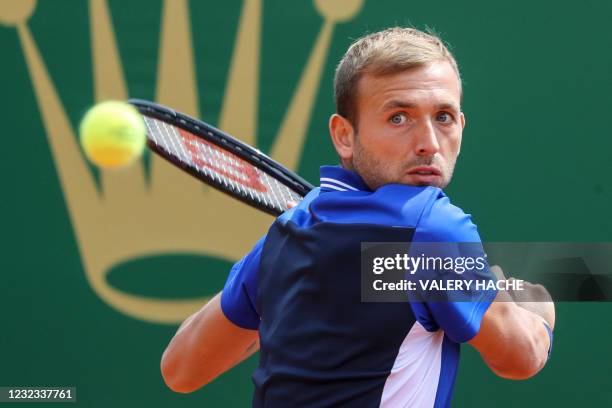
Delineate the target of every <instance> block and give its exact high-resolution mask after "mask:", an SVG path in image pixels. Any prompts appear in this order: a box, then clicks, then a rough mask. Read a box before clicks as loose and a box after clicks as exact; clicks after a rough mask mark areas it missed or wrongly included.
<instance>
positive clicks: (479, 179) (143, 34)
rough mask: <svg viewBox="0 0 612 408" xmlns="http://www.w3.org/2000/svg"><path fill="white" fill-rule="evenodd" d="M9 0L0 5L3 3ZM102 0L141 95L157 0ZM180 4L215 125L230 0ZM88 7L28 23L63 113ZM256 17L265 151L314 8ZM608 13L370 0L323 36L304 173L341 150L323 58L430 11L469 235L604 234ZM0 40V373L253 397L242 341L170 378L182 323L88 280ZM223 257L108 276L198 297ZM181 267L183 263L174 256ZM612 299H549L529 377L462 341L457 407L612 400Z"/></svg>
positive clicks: (86, 384) (154, 37)
mask: <svg viewBox="0 0 612 408" xmlns="http://www.w3.org/2000/svg"><path fill="white" fill-rule="evenodd" d="M170 1H171V0H170ZM12 2H14V3H19V0H12ZM12 2H11V1H6V0H5V1H2V2H0V15H2V13H3V8H7V7H11V3H12ZM108 5H109V7H110V10H111V14H112V20H113V24H114V27H115V34H116V38H117V41H118V43H119V51H120V56H121V59H122V61H123V67H124V73H125V76H126V79H127V83H128V93H129V95H130V96H133V97H141V98H145V99H153V98H154V96H155V84H156V75H157V74H156V72H157V53H158V47H159V35H160V18H161V13H162V2H161V0H152V1H151V0H148V1H145V0H138V1H137V0H129V1H125V0H122V1H119V0H109V1H108ZM189 6H190V16H191V24H192V26H191V32H192V36H193V49H194V58H195V66H196V72H197V73H198V74H197V82H198V87H199V89H200V94H199V95H200V96H199V102H200V107H201V112H202V117H203V119H204V120H207V121H210V122H211V123H217V121H218V117H219V110H220V106H221V99H222V97H223V92H224V89H225V83H226V79H227V72H228V67H229V63H230V57H231V53H232V49H233V46H234V41H235V36H236V27H237V24H238V21H239V17H240V12H241V9H242V1H237V0H226V1H224V2H219V1H215V2H212V1H192V2H191V3H189ZM88 7H89V5H88V2H87V1H79V0H62V1H51V0H45V1H42V0H39V1H38V2H37V4H36V9H35V10H34V13H33V15H32V16H31V18H30V19H29V21H28V26H29V28H30V30H31V32H32V35H33V37H34V39H35V41H36V43H37V45H38V47H39V50H40V53H41V55H42V57H43V58H44V61H45V63H46V66H47V69H48V70H49V73H50V74H51V79H52V81H53V82H54V84H55V86H56V88H57V90H58V92H59V95H60V98H61V101H62V104H63V107H64V109H65V110H66V112H67V113H68V116H69V119H70V121H71V124H72V125H73V127H76V126H78V121H79V119H80V117H81V116H82V114H83V112H84V110H85V109H86V108H87V107H88V106H89V105H91V104H92V103H93V102H94V94H93V76H92V61H91V52H90V38H89V34H90V32H89V18H88ZM262 18H263V20H262V35H261V41H262V43H261V46H262V48H261V53H260V57H261V67H260V93H259V114H258V146H259V148H260V149H261V150H263V151H264V152H267V151H268V150H269V149H270V146H271V145H272V142H273V140H272V139H273V135H275V134H276V132H277V130H278V128H279V126H280V124H281V121H282V119H283V117H284V115H285V110H286V106H287V104H288V103H289V100H290V98H291V96H292V94H293V92H294V90H295V86H296V82H297V80H298V79H299V78H300V75H301V74H302V71H303V69H304V65H305V62H306V60H307V58H308V55H309V53H310V51H311V48H312V46H313V44H314V41H315V39H316V36H317V33H318V32H319V30H320V28H321V25H322V23H323V22H322V18H321V16H320V15H319V14H318V13H317V12H316V9H315V7H314V5H313V2H312V1H307V0H292V1H281V0H265V1H263V8H262ZM611 18H612V3H610V2H607V1H595V0H587V1H581V2H559V1H538V2H535V1H524V0H519V1H514V2H491V1H473V2H457V1H452V2H451V1H439V2H423V1H406V0H369V1H366V2H365V4H364V6H363V8H362V9H361V10H360V12H359V14H357V15H356V16H355V17H354V18H353V19H352V20H350V21H347V22H345V23H342V24H339V25H337V27H336V29H335V31H334V33H333V38H332V43H331V46H330V49H329V53H328V55H327V59H326V64H325V69H324V71H323V76H322V78H321V81H320V84H319V91H318V93H317V97H316V101H315V103H314V110H313V113H312V117H311V120H310V124H309V127H308V132H307V140H306V143H305V146H304V150H303V153H302V155H301V160H300V164H299V168H298V170H299V173H300V174H302V175H303V176H304V177H305V178H307V179H309V180H310V181H312V182H316V180H317V175H318V166H319V165H321V164H325V163H333V162H334V161H335V156H334V153H333V151H332V148H331V145H330V143H329V141H328V136H327V129H326V128H327V118H328V116H329V115H330V113H332V112H333V109H334V108H333V100H332V77H333V68H334V66H335V64H336V62H337V61H338V59H339V58H340V57H341V55H342V53H343V51H344V50H345V49H346V47H347V46H348V44H349V43H350V42H351V39H354V38H357V37H358V36H360V35H362V34H363V33H365V32H369V31H375V30H378V29H382V28H385V27H387V26H391V25H398V24H399V25H414V26H416V27H418V28H425V27H426V26H429V27H432V28H434V29H435V30H436V31H437V32H438V33H440V34H441V35H442V36H443V38H445V40H447V41H448V42H449V43H450V44H451V45H452V49H453V51H454V52H455V55H456V57H457V59H458V61H459V64H460V67H461V71H462V75H463V80H464V90H465V91H464V92H465V99H464V110H465V113H466V117H467V127H466V129H465V133H464V143H463V147H462V153H461V156H460V159H459V164H458V167H457V170H456V173H455V179H454V181H453V183H452V184H451V186H450V187H449V188H448V190H447V193H448V194H449V196H450V197H451V198H452V200H453V202H454V203H455V204H457V205H459V206H460V207H462V208H463V209H464V210H465V211H466V212H468V213H471V214H473V217H474V220H475V222H476V223H477V225H478V226H479V230H480V233H481V236H482V237H483V239H484V240H486V241H570V242H575V241H612V217H610V216H609V210H610V208H612V183H611V182H610V175H611V174H612V137H611V136H612V135H611V133H610V132H611V130H610V127H611V126H610V121H611V118H612V114H611V107H612V97H611V95H612V79H611V78H612V76H611V75H610V73H611V72H612V52H611V51H612V35H610V32H609V24H610V21H611ZM0 52H1V57H0V58H1V61H2V63H1V64H0V90H1V102H0V103H1V105H0V107H1V109H0V121H1V123H2V124H3V128H2V130H1V131H0V135H1V138H2V142H3V144H2V155H1V157H2V158H1V159H0V186H1V190H0V226H1V228H2V234H1V235H0V240H1V241H0V248H1V253H2V256H1V257H0V274H1V277H2V278H1V280H0V282H1V283H0V322H1V325H0V385H1V386H12V385H15V386H35V385H72V386H76V387H77V389H78V391H77V392H78V403H77V405H78V406H84V407H108V406H150V407H158V406H159V407H162V406H173V407H183V406H184V407H187V406H201V407H205V406H211V407H212V406H226V407H239V406H247V405H248V404H249V402H250V394H251V390H252V385H251V381H250V373H251V371H252V370H253V368H254V367H255V364H256V361H255V358H251V359H250V360H249V361H247V362H245V363H243V364H242V365H240V366H239V367H237V368H235V369H234V370H232V371H231V372H229V373H227V374H225V375H223V376H222V377H221V378H219V379H218V380H216V381H215V382H214V383H213V384H211V385H209V386H207V387H205V388H204V389H202V390H200V391H198V392H196V393H193V394H190V395H180V394H175V393H173V392H171V391H170V390H168V389H167V388H166V387H165V386H164V384H163V382H162V379H161V376H160V374H159V359H160V356H161V353H162V351H163V349H164V348H165V346H166V344H167V342H168V340H169V339H170V338H171V336H172V335H173V333H174V331H175V330H176V325H163V324H154V323H149V322H145V321H141V320H137V319H134V318H131V317H129V316H126V315H124V314H122V313H120V312H118V311H116V310H115V309H114V308H112V307H110V306H109V305H107V304H106V303H105V302H104V301H102V300H101V299H100V298H99V297H97V296H96V294H95V293H94V292H93V291H92V290H91V288H90V286H89V285H88V282H87V280H86V279H85V275H84V272H83V265H82V262H81V258H80V255H79V248H78V246H77V243H76V240H75V234H74V231H73V227H72V225H71V222H70V219H69V217H68V212H67V207H66V201H65V198H64V195H63V193H62V189H61V186H60V184H59V181H58V178H57V172H56V168H55V164H54V162H53V159H52V156H51V154H50V150H49V145H48V142H47V138H46V137H45V129H44V127H43V123H42V121H41V115H40V112H39V108H38V105H37V101H36V98H35V96H34V92H33V87H32V82H31V79H30V76H29V74H28V70H27V65H26V61H25V59H24V54H23V50H22V48H21V45H20V41H19V38H18V35H17V31H16V29H15V27H14V26H11V25H7V24H5V25H0ZM236 120H240V118H237V119H236ZM202 210H203V211H206V209H205V208H204V209H202ZM170 216H171V215H170ZM230 261H231V260H225V261H218V260H216V261H215V260H207V259H206V257H204V256H192V257H182V258H180V259H175V260H173V259H162V260H155V259H151V260H149V261H143V262H144V263H142V264H141V269H138V271H136V272H132V273H129V272H128V273H126V274H125V275H124V276H122V275H121V274H119V272H117V271H114V272H113V274H111V275H110V276H109V280H110V281H111V283H112V284H114V285H119V286H121V285H123V287H124V288H127V289H129V290H132V291H136V292H138V291H141V292H143V293H150V294H155V295H159V296H166V297H168V298H172V297H176V296H192V295H210V294H213V293H215V292H216V291H218V290H219V289H220V288H221V287H222V284H223V282H224V278H225V275H226V273H227V267H228V266H229V265H230ZM173 262H175V263H173ZM143 265H144V269H142V268H143ZM176 268H180V269H182V270H184V271H183V272H184V273H183V274H182V275H180V277H179V278H177V277H176V275H172V274H169V273H168V270H169V269H176ZM115 272H117V274H115ZM113 279H114V280H113ZM611 312H612V305H611V304H609V303H582V304H579V303H563V304H559V305H558V308H557V313H558V317H557V330H556V338H555V350H554V354H553V358H552V360H551V361H550V363H549V364H548V366H547V367H546V368H545V369H544V371H543V372H541V373H540V374H539V375H538V376H536V377H535V378H533V379H531V380H528V381H524V382H510V381H506V380H502V379H499V378H496V377H495V376H494V375H493V374H492V373H490V372H489V371H488V369H486V368H485V366H484V364H483V363H482V362H481V361H480V358H479V356H478V355H477V354H476V353H475V352H474V351H472V350H471V349H469V347H464V350H463V352H464V354H463V360H462V363H461V367H460V371H459V378H458V382H457V387H456V390H455V398H454V403H453V406H456V407H484V406H490V405H495V406H497V407H513V406H534V407H535V406H538V407H539V406H557V407H561V406H563V407H566V406H567V407H570V406H577V405H582V406H608V405H612V390H611V388H610V384H611V383H612V375H611V374H610V373H611V372H612V357H610V352H609V347H610V336H611V335H612V317H611ZM52 405H53V404H52Z"/></svg>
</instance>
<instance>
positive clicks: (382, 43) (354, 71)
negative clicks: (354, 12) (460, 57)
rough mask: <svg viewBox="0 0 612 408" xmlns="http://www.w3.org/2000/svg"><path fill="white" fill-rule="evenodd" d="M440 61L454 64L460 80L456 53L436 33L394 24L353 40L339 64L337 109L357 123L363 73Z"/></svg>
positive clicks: (387, 71)
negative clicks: (394, 25)
mask: <svg viewBox="0 0 612 408" xmlns="http://www.w3.org/2000/svg"><path fill="white" fill-rule="evenodd" d="M439 61H448V62H449V63H450V64H451V65H452V67H453V69H454V70H455V72H456V73H457V77H458V78H459V83H460V84H461V75H460V74H459V68H458V66H457V62H456V61H455V57H453V54H451V52H450V51H449V50H448V48H447V47H446V45H444V42H442V40H441V39H440V38H439V37H438V36H437V35H435V34H433V33H425V32H423V31H419V30H417V29H416V28H402V27H393V28H388V29H386V30H383V31H379V32H376V33H372V34H368V35H366V36H364V37H361V38H359V39H358V40H357V41H355V42H354V43H353V44H351V46H350V47H349V48H348V50H347V51H346V53H345V54H344V57H342V59H341V60H340V63H339V64H338V67H337V68H336V75H335V77H334V97H335V99H336V112H337V113H338V114H339V115H341V116H344V117H345V118H347V119H348V120H349V121H350V122H351V123H352V124H353V126H357V103H356V102H357V85H358V82H359V79H360V78H361V77H362V76H363V75H364V74H366V73H367V74H372V75H375V76H384V75H390V74H396V73H398V72H402V71H406V70H409V69H412V68H416V67H420V66H423V65H426V64H429V63H432V62H439Z"/></svg>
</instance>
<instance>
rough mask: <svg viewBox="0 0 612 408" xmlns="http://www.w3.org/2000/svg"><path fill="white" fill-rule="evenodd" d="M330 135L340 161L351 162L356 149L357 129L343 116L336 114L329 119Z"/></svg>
mask: <svg viewBox="0 0 612 408" xmlns="http://www.w3.org/2000/svg"><path fill="white" fill-rule="evenodd" d="M329 134H330V136H331V139H332V142H333V143H334V147H335V148H336V152H338V156H340V159H341V160H342V161H343V162H344V161H348V162H351V161H352V160H353V149H354V147H355V129H354V128H353V125H352V124H351V122H349V120H348V119H346V118H345V117H343V116H340V115H338V114H337V113H334V114H333V115H331V117H330V118H329Z"/></svg>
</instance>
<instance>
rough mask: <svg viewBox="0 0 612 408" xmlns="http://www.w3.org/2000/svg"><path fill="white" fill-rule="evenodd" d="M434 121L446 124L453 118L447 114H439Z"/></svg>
mask: <svg viewBox="0 0 612 408" xmlns="http://www.w3.org/2000/svg"><path fill="white" fill-rule="evenodd" d="M436 120H438V121H439V122H442V123H448V122H451V121H452V120H453V117H452V115H451V114H450V113H448V112H440V113H439V114H438V116H436Z"/></svg>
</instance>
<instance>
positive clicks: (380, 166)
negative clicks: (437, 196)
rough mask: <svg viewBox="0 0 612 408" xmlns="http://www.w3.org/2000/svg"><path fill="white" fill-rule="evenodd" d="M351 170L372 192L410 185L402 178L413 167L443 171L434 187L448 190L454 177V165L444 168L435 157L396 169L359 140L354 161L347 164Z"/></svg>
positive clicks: (402, 165) (357, 140)
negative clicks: (367, 148) (390, 185)
mask: <svg viewBox="0 0 612 408" xmlns="http://www.w3.org/2000/svg"><path fill="white" fill-rule="evenodd" d="M347 164H348V165H349V166H348V167H349V169H350V170H353V171H355V172H356V173H357V174H359V176H361V178H362V179H363V181H364V182H365V183H366V185H367V186H368V187H369V188H370V189H371V190H373V191H374V190H376V189H378V188H379V187H381V186H384V185H385V184H392V183H398V184H407V185H414V184H408V183H406V182H403V181H402V177H404V175H405V174H406V173H407V172H408V170H410V169H411V168H413V167H417V166H436V167H438V168H439V169H440V170H441V171H442V179H441V181H440V183H439V185H435V186H434V187H439V188H446V186H447V185H448V184H449V182H450V180H451V179H452V176H453V170H454V167H455V166H454V163H450V166H443V165H442V163H440V160H438V159H436V158H435V157H434V156H427V157H417V159H416V160H413V161H412V162H411V163H406V164H405V165H404V164H398V165H397V166H398V167H399V168H397V169H395V168H394V167H393V163H390V162H389V161H386V160H384V158H383V159H381V158H378V157H375V156H374V155H372V154H369V153H368V152H367V151H366V150H365V149H364V148H363V146H362V145H361V143H359V138H358V137H356V138H355V148H354V150H353V159H352V161H351V162H350V163H347Z"/></svg>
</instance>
